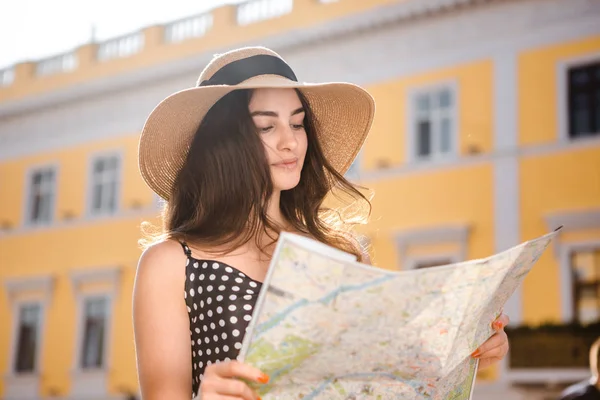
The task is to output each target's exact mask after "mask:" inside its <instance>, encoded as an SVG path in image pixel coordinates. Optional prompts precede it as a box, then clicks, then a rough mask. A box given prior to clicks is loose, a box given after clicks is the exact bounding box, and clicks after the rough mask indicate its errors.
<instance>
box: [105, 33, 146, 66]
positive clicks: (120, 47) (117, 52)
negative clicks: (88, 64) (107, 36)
mask: <svg viewBox="0 0 600 400" xmlns="http://www.w3.org/2000/svg"><path fill="white" fill-rule="evenodd" d="M143 47H144V33H143V32H135V33H132V34H130V35H126V36H121V37H119V38H116V39H111V40H108V41H106V42H104V43H100V45H99V46H98V53H97V58H98V61H107V60H112V59H114V58H125V57H129V56H132V55H134V54H136V53H139V52H140V51H141V50H142V49H143Z"/></svg>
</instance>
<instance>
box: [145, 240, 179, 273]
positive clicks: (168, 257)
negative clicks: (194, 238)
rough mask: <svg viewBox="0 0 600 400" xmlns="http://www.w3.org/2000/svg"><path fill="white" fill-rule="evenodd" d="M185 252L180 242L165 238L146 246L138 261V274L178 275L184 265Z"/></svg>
mask: <svg viewBox="0 0 600 400" xmlns="http://www.w3.org/2000/svg"><path fill="white" fill-rule="evenodd" d="M186 259H187V257H186V254H185V251H184V248H183V247H182V245H181V243H179V242H177V241H176V240H172V239H166V240H164V241H161V242H158V243H155V244H152V245H150V246H149V247H147V248H146V249H145V250H144V251H143V252H142V255H141V256H140V259H139V262H138V274H141V273H143V274H146V275H150V276H152V277H156V278H158V279H163V278H174V277H180V276H181V274H182V269H184V268H185V266H186Z"/></svg>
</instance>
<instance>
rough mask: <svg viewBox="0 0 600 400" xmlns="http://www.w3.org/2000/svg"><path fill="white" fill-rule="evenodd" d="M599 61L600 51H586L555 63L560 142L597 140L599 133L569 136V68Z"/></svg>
mask: <svg viewBox="0 0 600 400" xmlns="http://www.w3.org/2000/svg"><path fill="white" fill-rule="evenodd" d="M598 61H600V52H593V53H587V54H584V55H581V56H577V57H571V58H567V59H563V60H562V61H560V62H559V63H557V65H556V86H557V92H558V93H557V96H556V97H557V99H556V103H555V104H556V108H557V116H558V138H557V140H558V141H559V142H562V143H573V142H584V143H585V142H587V141H597V140H599V139H600V135H595V136H594V135H592V136H587V137H585V136H584V137H580V138H571V137H570V119H569V70H571V69H572V68H577V67H580V66H583V65H585V64H589V63H593V62H598Z"/></svg>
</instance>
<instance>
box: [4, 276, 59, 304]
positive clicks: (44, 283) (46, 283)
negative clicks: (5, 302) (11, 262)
mask: <svg viewBox="0 0 600 400" xmlns="http://www.w3.org/2000/svg"><path fill="white" fill-rule="evenodd" d="M53 285H54V277H53V276H51V275H38V276H31V277H14V278H5V279H4V287H5V289H6V292H7V294H8V298H9V301H11V302H12V301H13V300H14V298H15V297H16V295H17V294H18V293H22V292H29V291H40V292H41V293H43V296H42V297H41V300H43V301H47V300H48V299H49V298H50V296H51V295H52V289H53Z"/></svg>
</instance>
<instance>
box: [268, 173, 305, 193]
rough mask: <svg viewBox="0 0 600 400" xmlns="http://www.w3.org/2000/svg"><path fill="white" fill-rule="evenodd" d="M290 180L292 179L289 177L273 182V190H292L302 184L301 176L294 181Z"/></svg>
mask: <svg viewBox="0 0 600 400" xmlns="http://www.w3.org/2000/svg"><path fill="white" fill-rule="evenodd" d="M290 178H291V177H287V178H286V179H275V180H274V182H273V188H274V189H275V190H279V191H284V190H292V189H293V188H295V187H296V186H298V183H300V176H297V177H295V178H294V179H290Z"/></svg>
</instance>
